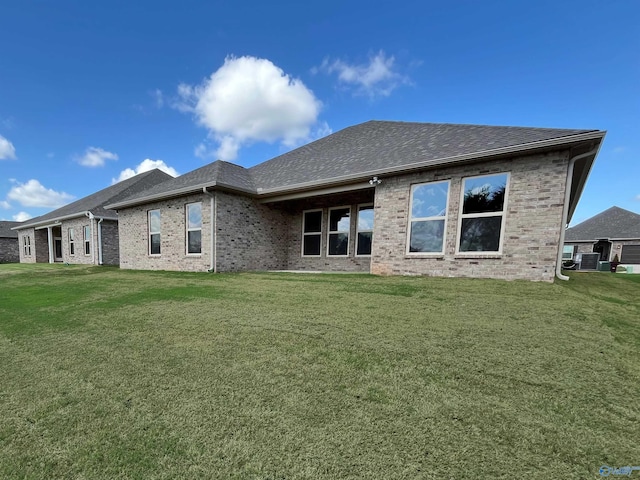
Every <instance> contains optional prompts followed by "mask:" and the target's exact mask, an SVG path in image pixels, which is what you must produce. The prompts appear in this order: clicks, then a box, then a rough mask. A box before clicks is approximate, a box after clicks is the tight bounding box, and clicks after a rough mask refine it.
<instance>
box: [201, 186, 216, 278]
mask: <svg viewBox="0 0 640 480" xmlns="http://www.w3.org/2000/svg"><path fill="white" fill-rule="evenodd" d="M202 193H204V194H205V195H208V196H209V199H210V201H211V203H210V205H209V215H210V219H209V222H210V223H211V235H210V242H209V243H210V244H211V254H210V258H211V268H210V269H209V270H207V272H209V273H216V270H217V269H216V264H217V261H216V260H217V259H216V241H217V235H216V225H215V219H216V218H217V217H218V215H217V213H218V212H217V209H218V202H216V196H215V195H214V194H213V193H211V192H209V191H208V190H207V187H202Z"/></svg>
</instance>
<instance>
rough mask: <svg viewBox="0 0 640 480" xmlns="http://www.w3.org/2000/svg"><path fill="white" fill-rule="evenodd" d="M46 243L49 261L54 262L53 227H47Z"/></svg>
mask: <svg viewBox="0 0 640 480" xmlns="http://www.w3.org/2000/svg"><path fill="white" fill-rule="evenodd" d="M47 243H48V246H49V263H55V258H54V253H53V227H47Z"/></svg>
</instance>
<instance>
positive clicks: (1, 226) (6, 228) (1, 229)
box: [0, 220, 22, 238]
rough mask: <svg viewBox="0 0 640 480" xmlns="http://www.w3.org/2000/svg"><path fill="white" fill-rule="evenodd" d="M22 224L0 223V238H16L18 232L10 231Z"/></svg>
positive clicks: (3, 221)
mask: <svg viewBox="0 0 640 480" xmlns="http://www.w3.org/2000/svg"><path fill="white" fill-rule="evenodd" d="M21 223H22V222H9V221H5V220H2V221H0V238H18V232H16V231H15V230H11V229H12V228H13V227H17V226H18V225H20V224H21Z"/></svg>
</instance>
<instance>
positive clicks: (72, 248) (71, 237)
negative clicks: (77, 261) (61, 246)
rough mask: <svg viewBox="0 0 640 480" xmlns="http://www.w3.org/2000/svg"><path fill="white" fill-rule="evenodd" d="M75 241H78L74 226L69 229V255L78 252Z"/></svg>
mask: <svg viewBox="0 0 640 480" xmlns="http://www.w3.org/2000/svg"><path fill="white" fill-rule="evenodd" d="M75 242H76V237H75V232H74V231H73V228H70V229H69V255H75V254H76V247H75Z"/></svg>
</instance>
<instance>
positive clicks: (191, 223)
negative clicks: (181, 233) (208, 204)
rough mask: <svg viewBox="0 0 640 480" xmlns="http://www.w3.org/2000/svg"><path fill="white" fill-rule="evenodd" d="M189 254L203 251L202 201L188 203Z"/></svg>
mask: <svg viewBox="0 0 640 480" xmlns="http://www.w3.org/2000/svg"><path fill="white" fill-rule="evenodd" d="M186 217H187V218H186V224H187V254H198V253H201V251H202V203H189V204H187V212H186Z"/></svg>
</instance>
